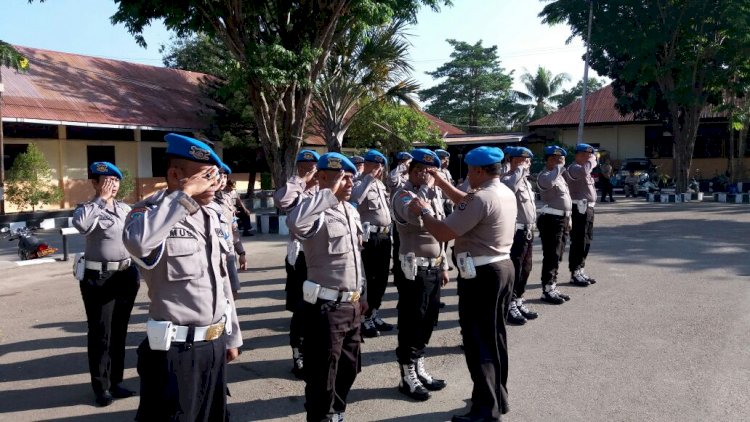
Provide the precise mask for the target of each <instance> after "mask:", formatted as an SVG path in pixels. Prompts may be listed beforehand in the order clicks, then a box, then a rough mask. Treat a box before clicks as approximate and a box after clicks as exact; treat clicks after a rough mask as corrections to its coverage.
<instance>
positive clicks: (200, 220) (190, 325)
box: [122, 134, 242, 421]
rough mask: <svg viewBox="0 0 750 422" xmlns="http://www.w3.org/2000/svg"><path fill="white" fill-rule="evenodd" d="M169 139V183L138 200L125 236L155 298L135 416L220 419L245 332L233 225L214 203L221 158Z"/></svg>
mask: <svg viewBox="0 0 750 422" xmlns="http://www.w3.org/2000/svg"><path fill="white" fill-rule="evenodd" d="M164 138H165V139H166V141H167V151H166V153H167V158H168V163H167V176H166V179H167V188H166V189H165V190H161V191H159V192H157V193H155V194H154V195H152V196H150V197H148V198H146V199H145V200H144V201H142V202H141V203H139V204H137V205H135V206H134V207H133V210H132V211H131V212H130V214H129V215H128V221H127V222H126V225H125V230H124V232H123V235H122V236H123V241H124V242H125V247H126V248H127V249H128V251H130V254H131V256H132V257H133V259H134V260H135V261H136V263H138V265H139V266H140V267H141V272H142V274H143V279H144V280H145V281H146V284H147V285H148V289H149V292H148V294H149V298H150V299H151V304H150V306H149V321H148V323H147V324H146V332H147V335H148V337H147V339H146V340H144V341H143V343H141V345H140V346H139V347H138V374H139V375H140V377H141V402H140V405H139V407H138V413H137V415H136V420H139V421H155V420H186V421H223V420H225V418H227V417H228V415H227V409H226V394H227V386H226V362H228V361H232V360H234V359H235V358H236V357H237V356H238V354H239V350H238V348H239V347H240V346H241V345H242V336H241V332H240V327H239V324H238V322H237V313H236V310H235V307H234V300H233V299H232V291H231V286H230V284H229V278H228V277H227V268H226V265H225V259H226V255H227V253H228V251H229V246H228V245H227V242H226V238H225V233H226V232H227V231H228V230H229V222H228V221H226V219H225V218H224V216H223V215H222V212H221V208H220V207H219V206H218V204H216V203H215V202H214V201H213V199H214V196H215V193H216V190H217V189H218V187H219V169H218V167H219V166H221V160H220V159H219V157H218V156H217V155H216V154H215V153H214V152H213V151H212V150H211V149H210V148H209V147H208V145H206V144H205V143H203V142H201V141H199V140H197V139H193V138H190V137H187V136H182V135H176V134H168V135H167V136H165V137H164ZM225 333H226V335H225Z"/></svg>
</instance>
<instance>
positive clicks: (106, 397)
mask: <svg viewBox="0 0 750 422" xmlns="http://www.w3.org/2000/svg"><path fill="white" fill-rule="evenodd" d="M113 401H115V399H114V397H112V393H110V392H109V390H104V392H102V393H97V394H96V404H98V405H99V407H107V406H109V405H110V404H112V402H113Z"/></svg>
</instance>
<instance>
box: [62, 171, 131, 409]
mask: <svg viewBox="0 0 750 422" xmlns="http://www.w3.org/2000/svg"><path fill="white" fill-rule="evenodd" d="M89 178H90V179H91V184H92V185H93V186H94V190H95V191H96V194H95V197H94V199H93V200H92V201H91V202H87V203H85V204H83V205H81V206H79V207H78V208H77V209H76V210H75V212H74V213H73V226H75V228H77V229H78V230H79V231H80V232H81V233H83V234H84V235H85V236H86V249H85V254H84V261H82V262H79V263H78V264H77V265H83V268H84V269H83V271H81V270H79V271H77V272H78V273H79V274H81V273H82V274H83V277H82V278H83V279H82V280H80V288H81V296H83V305H84V307H85V308H86V322H87V324H88V335H87V337H88V341H87V344H88V347H87V349H88V360H89V374H90V375H91V386H92V387H93V389H94V394H95V395H96V403H97V404H98V405H99V406H109V405H110V404H112V401H113V399H114V398H125V397H130V396H132V395H134V394H135V392H134V391H131V390H128V389H127V388H125V387H123V386H122V385H121V384H120V383H121V382H122V376H123V371H124V368H125V366H124V365H125V339H126V337H127V334H128V322H129V320H130V312H131V311H132V310H133V303H134V301H135V296H136V294H138V288H139V286H140V283H139V279H138V270H137V269H136V267H135V266H134V265H132V263H131V261H130V255H129V254H128V251H127V250H126V249H125V245H123V243H122V228H123V226H124V225H125V217H126V216H127V215H128V212H130V207H129V206H128V205H126V204H124V203H122V202H120V201H118V200H116V199H115V196H116V195H117V191H118V190H119V188H120V181H121V180H122V173H121V172H120V170H119V169H118V168H117V167H116V166H115V165H114V164H112V163H108V162H105V161H102V162H96V163H93V164H92V165H91V167H90V168H89Z"/></svg>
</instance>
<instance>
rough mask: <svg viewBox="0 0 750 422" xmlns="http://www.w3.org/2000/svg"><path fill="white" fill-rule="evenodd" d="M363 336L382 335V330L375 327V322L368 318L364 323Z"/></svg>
mask: <svg viewBox="0 0 750 422" xmlns="http://www.w3.org/2000/svg"><path fill="white" fill-rule="evenodd" d="M362 337H367V338H375V337H380V331H378V329H377V328H376V327H375V323H374V322H373V321H372V320H371V319H366V320H365V322H363V323H362Z"/></svg>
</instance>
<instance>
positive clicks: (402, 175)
mask: <svg viewBox="0 0 750 422" xmlns="http://www.w3.org/2000/svg"><path fill="white" fill-rule="evenodd" d="M408 168H409V167H408V166H407V165H406V164H399V165H397V166H396V168H395V169H393V170H391V171H390V173H388V187H389V188H391V192H394V191H395V190H396V189H401V187H402V186H404V183H406V182H407V181H408V180H409V175H408V174H407V173H406V171H407V169H408Z"/></svg>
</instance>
